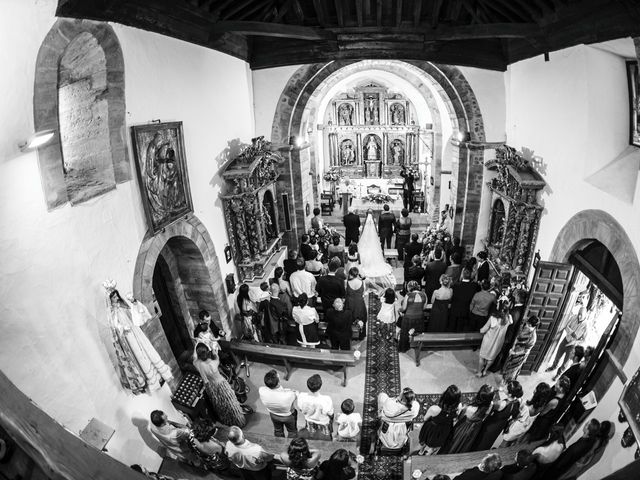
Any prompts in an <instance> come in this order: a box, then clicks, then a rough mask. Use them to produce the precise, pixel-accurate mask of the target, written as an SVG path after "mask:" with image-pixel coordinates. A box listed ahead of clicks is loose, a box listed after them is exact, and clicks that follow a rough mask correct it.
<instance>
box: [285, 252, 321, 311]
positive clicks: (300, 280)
mask: <svg viewBox="0 0 640 480" xmlns="http://www.w3.org/2000/svg"><path fill="white" fill-rule="evenodd" d="M304 266H305V261H304V260H303V259H302V258H298V260H296V267H297V268H298V269H297V270H296V271H295V272H294V273H292V274H291V276H290V277H289V284H290V285H291V293H292V294H293V297H294V299H295V298H298V297H299V296H300V295H302V294H303V293H304V294H306V295H307V298H308V299H313V300H314V301H311V302H310V303H311V304H315V296H316V283H317V282H316V277H314V276H313V274H311V273H309V272H307V271H306V270H305V269H304Z"/></svg>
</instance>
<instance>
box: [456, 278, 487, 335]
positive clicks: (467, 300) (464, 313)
mask: <svg viewBox="0 0 640 480" xmlns="http://www.w3.org/2000/svg"><path fill="white" fill-rule="evenodd" d="M451 290H452V294H451V309H450V310H449V331H451V332H467V331H469V330H471V328H470V325H469V309H470V307H471V300H472V299H473V296H474V295H475V294H476V293H478V290H480V286H479V285H478V284H477V283H476V282H473V281H471V270H469V269H468V268H465V269H464V270H462V279H461V280H460V281H459V282H455V283H454V284H453V286H452V287H451Z"/></svg>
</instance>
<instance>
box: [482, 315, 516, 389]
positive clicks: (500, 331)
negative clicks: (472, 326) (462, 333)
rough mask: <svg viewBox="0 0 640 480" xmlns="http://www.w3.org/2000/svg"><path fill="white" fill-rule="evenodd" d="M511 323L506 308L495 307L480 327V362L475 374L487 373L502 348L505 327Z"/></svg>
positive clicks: (483, 374)
mask: <svg viewBox="0 0 640 480" xmlns="http://www.w3.org/2000/svg"><path fill="white" fill-rule="evenodd" d="M512 323H513V321H512V320H511V315H509V310H508V309H507V308H504V309H503V310H502V311H499V310H497V309H495V310H494V311H493V313H492V314H491V315H490V316H489V320H487V323H485V324H484V326H483V327H482V328H481V329H480V333H482V334H483V335H484V336H483V337H482V344H481V345H480V354H479V358H480V362H479V367H478V371H477V372H476V376H478V377H484V376H486V375H487V370H488V369H489V367H490V366H491V364H492V363H493V361H494V360H495V358H496V356H497V355H498V353H499V352H500V350H501V349H502V344H503V343H504V336H505V335H506V333H507V328H508V327H509V325H511V324H512Z"/></svg>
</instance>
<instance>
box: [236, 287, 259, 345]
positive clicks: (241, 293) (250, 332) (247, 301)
mask: <svg viewBox="0 0 640 480" xmlns="http://www.w3.org/2000/svg"><path fill="white" fill-rule="evenodd" d="M236 304H237V305H238V312H240V317H241V318H242V335H243V337H244V338H245V339H247V340H255V341H256V342H260V341H261V340H262V339H261V331H260V329H259V328H258V326H259V324H260V322H259V319H258V305H257V304H256V303H255V302H254V301H253V300H251V298H250V297H249V285H247V284H246V283H243V284H242V285H240V287H239V288H238V296H237V297H236Z"/></svg>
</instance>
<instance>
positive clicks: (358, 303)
mask: <svg viewBox="0 0 640 480" xmlns="http://www.w3.org/2000/svg"><path fill="white" fill-rule="evenodd" d="M344 308H345V310H351V313H352V314H353V321H354V323H357V324H358V325H360V323H359V322H362V324H361V327H360V340H362V339H363V338H364V335H365V325H366V323H367V307H366V305H365V303H364V282H363V281H362V279H361V278H360V272H359V271H358V268H357V267H351V269H350V270H349V276H348V278H347V296H346V298H345V304H344Z"/></svg>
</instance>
